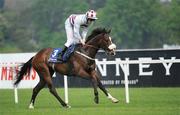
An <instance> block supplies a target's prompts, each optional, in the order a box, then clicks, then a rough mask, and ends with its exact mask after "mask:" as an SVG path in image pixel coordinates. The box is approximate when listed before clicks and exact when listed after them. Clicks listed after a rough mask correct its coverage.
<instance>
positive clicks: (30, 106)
mask: <svg viewBox="0 0 180 115" xmlns="http://www.w3.org/2000/svg"><path fill="white" fill-rule="evenodd" d="M39 76H40V75H39ZM45 84H46V82H45V81H44V79H43V78H42V76H40V81H39V83H38V84H37V85H36V87H35V88H34V89H33V93H32V97H31V101H30V105H29V109H33V108H34V103H35V99H36V96H37V95H38V93H39V91H40V90H41V89H42V88H44V86H45Z"/></svg>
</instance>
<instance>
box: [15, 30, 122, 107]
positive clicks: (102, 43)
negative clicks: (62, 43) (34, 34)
mask: <svg viewBox="0 0 180 115" xmlns="http://www.w3.org/2000/svg"><path fill="white" fill-rule="evenodd" d="M110 32H111V30H107V29H105V28H96V29H94V30H93V31H92V33H91V34H90V36H88V37H87V40H86V42H85V45H78V46H77V47H76V49H75V51H74V52H73V54H72V55H71V56H70V58H69V60H68V61H67V62H64V63H49V62H48V59H49V57H50V54H51V53H52V51H53V48H44V49H42V50H40V51H39V52H38V53H37V54H36V55H35V56H33V57H32V58H31V59H30V60H29V61H27V62H26V63H25V64H24V65H23V66H22V67H21V70H20V71H19V73H18V75H17V79H16V81H15V83H14V84H15V85H18V83H19V82H20V81H21V80H22V79H23V76H24V75H25V74H26V73H27V71H28V70H30V68H31V67H33V68H34V69H35V70H36V72H37V74H38V75H39V76H40V80H39V83H38V84H37V85H36V86H35V88H33V93H32V97H31V100H30V105H29V108H30V109H33V108H34V103H35V99H36V96H37V94H38V93H39V91H40V90H41V89H42V88H44V86H45V85H46V84H47V86H48V88H49V91H50V93H52V94H53V95H54V96H55V98H56V99H57V100H58V101H59V102H60V104H61V105H62V106H63V107H65V108H69V107H70V106H69V105H68V104H67V103H65V102H64V101H63V100H62V99H61V97H60V96H59V95H58V93H57V91H56V89H55V87H54V85H53V82H52V75H53V74H54V72H58V73H60V74H63V75H70V76H78V77H81V78H85V79H88V80H90V81H91V82H92V85H93V88H94V95H95V97H94V101H95V103H97V104H98V103H99V96H98V91H97V87H99V88H100V89H101V90H102V91H103V92H104V94H105V95H106V96H107V98H108V99H110V100H111V101H112V102H113V103H117V102H118V101H119V100H118V99H116V98H114V97H113V96H112V95H111V94H110V93H109V92H108V91H107V90H106V89H105V87H104V86H103V85H102V83H101V81H100V76H99V74H98V72H97V71H96V63H95V56H96V54H97V52H98V50H99V49H103V50H104V51H105V52H106V53H107V54H109V55H115V49H116V45H115V44H114V43H113V42H112V40H111V37H110V35H109V34H110Z"/></svg>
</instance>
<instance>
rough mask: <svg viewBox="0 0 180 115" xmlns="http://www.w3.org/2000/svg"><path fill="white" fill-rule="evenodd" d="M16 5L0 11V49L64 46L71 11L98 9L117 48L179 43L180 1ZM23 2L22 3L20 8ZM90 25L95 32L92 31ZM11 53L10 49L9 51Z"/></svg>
mask: <svg viewBox="0 0 180 115" xmlns="http://www.w3.org/2000/svg"><path fill="white" fill-rule="evenodd" d="M17 1H19V2H17V8H16V9H14V10H12V9H3V10H2V11H1V12H0V48H1V49H3V50H0V52H6V48H7V47H8V46H10V45H9V44H11V45H12V48H11V49H12V51H14V52H32V51H37V50H40V49H42V48H44V47H62V46H63V44H64V43H65V42H66V34H65V29H64V22H65V20H66V18H67V17H68V16H69V15H70V14H72V13H85V12H86V11H87V10H89V9H91V8H93V9H95V10H97V12H98V18H99V19H98V20H97V21H96V23H95V24H94V25H93V28H96V27H99V26H100V27H107V28H112V33H111V37H112V38H113V40H114V42H115V43H116V44H117V46H118V48H160V47H162V46H163V44H180V39H179V36H180V23H179V22H180V2H179V0H172V2H170V3H161V2H160V1H159V0H118V1H117V0H100V1H95V0H88V1H84V0H75V1H72V0H66V1H62V0H46V1H45V0H31V1H30V0H25V1H23V0H17ZM20 6H23V7H20ZM93 28H91V29H90V31H91V30H92V29H93ZM7 52H11V51H10V49H9V48H8V49H7Z"/></svg>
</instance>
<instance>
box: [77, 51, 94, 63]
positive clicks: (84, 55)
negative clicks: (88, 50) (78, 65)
mask: <svg viewBox="0 0 180 115" xmlns="http://www.w3.org/2000/svg"><path fill="white" fill-rule="evenodd" d="M76 53H78V54H79V55H82V56H83V57H85V58H87V59H89V60H92V61H95V59H94V58H91V57H89V56H87V55H86V54H83V53H81V52H79V51H76Z"/></svg>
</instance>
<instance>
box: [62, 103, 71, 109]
mask: <svg viewBox="0 0 180 115" xmlns="http://www.w3.org/2000/svg"><path fill="white" fill-rule="evenodd" d="M63 107H64V108H66V109H69V108H71V106H70V105H68V104H67V105H65V106H63Z"/></svg>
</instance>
